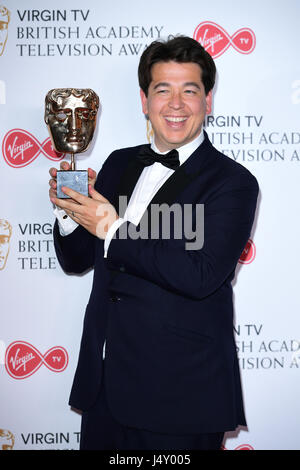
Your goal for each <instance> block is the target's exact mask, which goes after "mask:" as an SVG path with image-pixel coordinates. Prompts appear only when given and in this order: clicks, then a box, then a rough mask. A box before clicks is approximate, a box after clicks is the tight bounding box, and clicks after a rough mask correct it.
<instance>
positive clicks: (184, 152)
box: [151, 128, 204, 165]
mask: <svg viewBox="0 0 300 470" xmlns="http://www.w3.org/2000/svg"><path fill="white" fill-rule="evenodd" d="M203 140H204V132H203V128H202V129H201V132H200V134H199V135H198V136H197V137H196V138H195V139H194V140H192V141H191V142H189V143H187V144H185V145H183V146H182V147H178V148H177V149H176V150H177V151H178V153H179V161H180V165H182V164H183V163H184V162H185V161H186V160H187V159H188V158H189V156H190V155H192V153H193V152H194V151H195V150H196V149H197V148H198V147H199V145H201V144H202V142H203ZM151 148H152V150H154V152H156V153H159V154H160V155H165V154H166V153H168V152H170V150H167V151H166V152H160V151H159V150H158V148H157V147H156V145H155V142H154V139H153V141H152V143H151Z"/></svg>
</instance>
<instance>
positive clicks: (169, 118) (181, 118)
mask: <svg viewBox="0 0 300 470" xmlns="http://www.w3.org/2000/svg"><path fill="white" fill-rule="evenodd" d="M165 119H166V121H168V122H184V121H186V120H187V117H184V116H165Z"/></svg>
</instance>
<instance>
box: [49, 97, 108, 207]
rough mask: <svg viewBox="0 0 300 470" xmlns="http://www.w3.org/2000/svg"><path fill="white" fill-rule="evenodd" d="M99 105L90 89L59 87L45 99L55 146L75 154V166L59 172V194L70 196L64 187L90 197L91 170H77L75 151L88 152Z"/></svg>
mask: <svg viewBox="0 0 300 470" xmlns="http://www.w3.org/2000/svg"><path fill="white" fill-rule="evenodd" d="M98 108H99V98H98V96H97V94H96V93H95V92H94V91H93V90H91V89H89V88H84V89H78V88H55V89H53V90H50V91H49V92H48V93H47V95H46V98H45V123H46V124H47V127H48V130H49V134H50V137H51V142H52V145H53V148H54V149H55V150H56V151H57V152H61V153H70V154H71V169H70V170H67V171H57V197H58V198H68V197H69V196H67V195H66V194H64V193H63V192H62V190H61V188H62V186H66V187H68V188H71V189H73V190H75V191H77V192H79V193H81V194H84V195H85V196H88V172H87V171H86V170H76V168H75V154H76V153H82V152H85V151H86V150H87V149H88V147H89V144H90V142H91V140H92V138H93V135H94V130H95V127H96V118H97V112H98Z"/></svg>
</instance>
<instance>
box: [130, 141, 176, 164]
mask: <svg viewBox="0 0 300 470" xmlns="http://www.w3.org/2000/svg"><path fill="white" fill-rule="evenodd" d="M137 158H138V160H139V161H140V162H141V163H142V164H143V165H144V166H150V165H153V163H154V162H158V163H161V164H162V165H164V166H166V167H167V168H171V169H172V170H176V168H177V167H178V166H179V165H180V161H179V154H178V151H177V150H176V149H173V150H171V151H170V152H168V153H166V154H164V155H160V154H159V153H156V152H154V150H152V148H151V147H149V145H144V146H143V147H142V148H141V150H140V152H139V154H138V155H137Z"/></svg>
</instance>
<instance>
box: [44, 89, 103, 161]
mask: <svg viewBox="0 0 300 470" xmlns="http://www.w3.org/2000/svg"><path fill="white" fill-rule="evenodd" d="M51 107H52V109H51V111H50V113H49V114H48V129H49V132H50V135H51V137H52V143H53V145H54V148H55V150H56V151H57V152H62V153H80V152H84V151H85V150H87V148H88V145H89V143H90V142H91V140H92V138H93V134H94V130H95V126H96V113H95V111H94V107H93V104H92V103H91V102H90V101H89V100H87V101H83V99H82V98H80V97H79V98H78V97H76V96H74V95H70V96H68V97H61V98H59V104H58V103H51Z"/></svg>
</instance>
